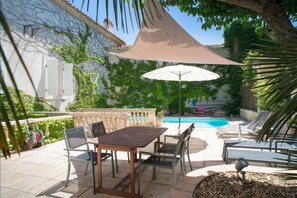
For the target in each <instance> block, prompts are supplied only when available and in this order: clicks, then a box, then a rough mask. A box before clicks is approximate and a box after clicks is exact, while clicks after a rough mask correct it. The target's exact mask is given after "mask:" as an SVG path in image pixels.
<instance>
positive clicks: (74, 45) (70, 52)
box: [46, 25, 103, 111]
mask: <svg viewBox="0 0 297 198" xmlns="http://www.w3.org/2000/svg"><path fill="white" fill-rule="evenodd" d="M46 27H48V28H51V29H54V28H53V27H49V26H48V25H46ZM54 31H55V32H56V33H57V34H60V35H62V36H66V37H67V38H68V39H69V41H70V44H69V45H62V46H53V48H52V50H53V51H54V52H55V53H56V54H58V55H59V56H60V57H61V58H63V59H64V60H65V61H66V62H67V63H73V65H74V67H73V75H74V76H75V79H76V83H77V94H76V96H75V101H74V102H73V103H71V104H69V105H68V106H67V110H70V111H73V110H76V109H78V108H94V107H98V105H99V96H100V93H99V86H98V83H99V81H100V80H102V79H101V78H100V77H99V75H98V73H90V72H85V71H83V70H82V69H80V68H79V65H80V64H82V63H84V62H88V61H96V62H98V63H103V59H101V58H100V57H99V56H97V55H91V54H90V53H89V52H88V40H89V38H90V36H91V35H92V34H91V32H90V29H89V27H88V26H87V25H86V31H85V33H81V32H79V33H78V37H76V36H74V35H73V33H72V32H71V31H70V29H68V30H67V31H58V30H56V29H54Z"/></svg>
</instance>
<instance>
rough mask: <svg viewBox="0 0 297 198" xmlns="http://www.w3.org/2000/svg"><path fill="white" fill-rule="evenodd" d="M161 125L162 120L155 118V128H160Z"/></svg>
mask: <svg viewBox="0 0 297 198" xmlns="http://www.w3.org/2000/svg"><path fill="white" fill-rule="evenodd" d="M162 123H163V118H157V119H156V126H157V127H160V126H162Z"/></svg>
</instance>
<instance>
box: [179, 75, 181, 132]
mask: <svg viewBox="0 0 297 198" xmlns="http://www.w3.org/2000/svg"><path fill="white" fill-rule="evenodd" d="M180 83H181V72H179V81H178V112H179V113H178V134H180V114H181V106H180Z"/></svg>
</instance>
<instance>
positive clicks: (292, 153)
mask: <svg viewBox="0 0 297 198" xmlns="http://www.w3.org/2000/svg"><path fill="white" fill-rule="evenodd" d="M296 151H297V150H296V149H293V150H289V152H288V154H282V153H275V152H270V151H259V150H243V149H235V148H228V149H227V151H226V159H225V161H226V163H227V164H230V163H232V162H233V161H236V160H238V158H244V159H245V160H246V161H248V162H257V163H265V164H269V165H271V164H275V165H286V166H290V167H292V166H297V157H296Z"/></svg>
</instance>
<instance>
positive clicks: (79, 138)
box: [64, 127, 87, 149]
mask: <svg viewBox="0 0 297 198" xmlns="http://www.w3.org/2000/svg"><path fill="white" fill-rule="evenodd" d="M64 139H65V142H66V146H67V148H69V149H75V148H78V147H80V146H84V145H86V140H87V137H86V133H85V130H84V128H83V127H77V128H71V129H65V130H64Z"/></svg>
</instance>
